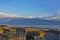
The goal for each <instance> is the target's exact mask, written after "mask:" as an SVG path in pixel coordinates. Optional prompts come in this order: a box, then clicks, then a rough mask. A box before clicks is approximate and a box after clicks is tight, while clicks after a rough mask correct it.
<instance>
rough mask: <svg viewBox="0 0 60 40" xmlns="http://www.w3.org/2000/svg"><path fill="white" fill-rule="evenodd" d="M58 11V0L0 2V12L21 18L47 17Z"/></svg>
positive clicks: (59, 7)
mask: <svg viewBox="0 0 60 40" xmlns="http://www.w3.org/2000/svg"><path fill="white" fill-rule="evenodd" d="M56 11H60V0H0V12H5V13H10V14H16V15H21V16H48V15H52V14H54V13H56Z"/></svg>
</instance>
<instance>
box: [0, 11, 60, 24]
mask: <svg viewBox="0 0 60 40" xmlns="http://www.w3.org/2000/svg"><path fill="white" fill-rule="evenodd" d="M5 24H6V25H60V13H57V14H54V15H53V16H48V17H40V16H39V17H32V16H17V15H15V14H7V13H3V12H0V25H5Z"/></svg>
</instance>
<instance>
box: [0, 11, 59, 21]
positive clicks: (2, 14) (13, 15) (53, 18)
mask: <svg viewBox="0 0 60 40" xmlns="http://www.w3.org/2000/svg"><path fill="white" fill-rule="evenodd" d="M15 17H17V18H18V17H19V18H42V19H47V20H60V12H57V13H56V14H53V15H52V16H48V17H43V16H42V17H41V16H38V17H37V16H18V15H16V14H10V13H4V12H0V18H15Z"/></svg>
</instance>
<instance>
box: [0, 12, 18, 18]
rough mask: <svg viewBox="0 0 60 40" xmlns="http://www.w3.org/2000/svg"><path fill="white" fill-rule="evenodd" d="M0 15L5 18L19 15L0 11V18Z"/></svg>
mask: <svg viewBox="0 0 60 40" xmlns="http://www.w3.org/2000/svg"><path fill="white" fill-rule="evenodd" d="M1 17H3V18H5V17H11V18H13V17H19V16H17V15H16V14H9V13H4V12H0V18H1Z"/></svg>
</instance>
